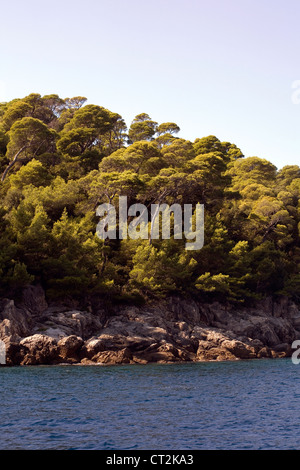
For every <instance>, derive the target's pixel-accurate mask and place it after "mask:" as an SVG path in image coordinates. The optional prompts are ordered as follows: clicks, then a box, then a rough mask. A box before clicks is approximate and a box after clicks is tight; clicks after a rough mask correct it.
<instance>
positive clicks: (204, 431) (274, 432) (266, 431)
mask: <svg viewBox="0 0 300 470" xmlns="http://www.w3.org/2000/svg"><path fill="white" fill-rule="evenodd" d="M0 399H1V406H0V413H1V416H0V449H1V450H6V449H11V450H16V449H33V450H39V449H79V450H80V449H97V450H129V449H135V450H197V449H203V450H216V449H223V450H227V449H235V450H236V449H300V425H299V423H300V365H294V364H293V363H292V361H291V360H290V359H266V360H263V359H260V360H252V361H237V362H209V363H197V364H181V365H177V364H174V365H173V364H171V365H170V364H168V365H128V366H127V365H126V366H104V367H103V366H63V365H62V366H36V367H35V366H32V367H31V366H26V367H15V368H5V367H4V368H1V369H0Z"/></svg>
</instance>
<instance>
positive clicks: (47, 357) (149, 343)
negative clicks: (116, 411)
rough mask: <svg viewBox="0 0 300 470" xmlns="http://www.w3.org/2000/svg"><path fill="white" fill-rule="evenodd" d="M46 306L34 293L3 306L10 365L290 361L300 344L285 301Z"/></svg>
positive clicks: (299, 323) (297, 316) (296, 320)
mask: <svg viewBox="0 0 300 470" xmlns="http://www.w3.org/2000/svg"><path fill="white" fill-rule="evenodd" d="M85 306H86V308H85V309H82V310H81V309H80V306H79V302H75V301H74V302H72V299H70V302H65V303H64V304H59V303H51V304H49V305H47V302H46V300H45V295H44V292H43V289H42V288H41V287H40V286H29V287H28V288H26V289H24V291H23V294H22V301H21V302H20V303H18V304H15V302H14V301H13V300H11V299H2V300H0V339H2V340H3V341H4V342H5V344H6V348H7V363H8V364H9V365H18V364H22V365H25V364H57V363H61V362H67V363H71V364H72V363H81V364H122V363H125V364H129V363H139V364H146V363H149V362H160V363H165V362H183V361H208V360H213V361H216V360H217V361H221V360H222V361H223V360H243V359H252V358H273V357H287V356H288V355H291V344H292V342H293V341H294V340H295V339H300V331H299V330H300V310H299V307H298V306H297V305H296V304H293V303H292V302H290V301H289V300H288V299H286V298H281V299H279V300H278V301H276V302H275V301H274V299H272V298H267V299H265V300H263V301H261V302H258V303H257V304H256V305H253V306H251V307H245V306H235V307H233V306H230V305H221V304H219V303H218V302H214V303H211V304H205V303H200V302H199V301H195V300H191V299H190V300H187V299H180V298H179V297H173V298H169V299H165V300H160V301H159V302H152V303H149V304H145V305H143V306H133V305H130V306H128V305H127V306H120V305H115V306H111V307H110V309H109V310H108V309H107V308H103V305H102V304H101V299H100V298H96V296H94V298H93V299H92V300H91V301H90V302H89V301H87V303H86V304H85Z"/></svg>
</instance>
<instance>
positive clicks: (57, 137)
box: [0, 93, 300, 302]
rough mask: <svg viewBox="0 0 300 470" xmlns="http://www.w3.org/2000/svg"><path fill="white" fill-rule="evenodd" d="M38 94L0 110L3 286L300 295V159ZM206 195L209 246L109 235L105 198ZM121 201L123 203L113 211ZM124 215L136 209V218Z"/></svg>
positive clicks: (54, 292)
mask: <svg viewBox="0 0 300 470" xmlns="http://www.w3.org/2000/svg"><path fill="white" fill-rule="evenodd" d="M86 101H87V99H86V98H85V97H81V96H78V97H73V98H65V99H62V98H60V97H59V96H58V95H56V94H52V95H46V96H41V95H39V94H37V93H32V94H30V95H28V96H26V97H24V98H22V99H15V100H12V101H10V102H8V103H2V104H1V110H0V172H1V184H0V194H1V197H0V233H1V237H0V245H1V250H0V280H1V282H0V293H1V294H2V295H3V294H4V293H5V294H6V293H7V292H13V293H17V292H18V291H19V290H20V289H21V288H22V287H23V286H25V285H27V284H30V283H41V284H42V285H43V286H44V288H45V290H46V292H47V295H48V296H50V297H61V296H65V295H71V296H81V297H84V296H86V295H88V294H91V295H94V294H97V295H98V294H99V295H102V296H108V297H109V298H111V299H113V300H114V299H115V300H116V299H119V300H126V299H127V300H128V299H130V300H132V301H134V300H137V299H139V300H140V299H145V298H151V297H159V298H160V297H164V296H167V295H170V294H174V293H175V294H176V295H184V296H194V297H197V298H201V299H205V300H215V299H218V300H221V301H224V302H225V301H230V302H252V301H253V300H257V299H261V298H263V297H264V296H270V295H272V296H288V297H290V298H292V299H293V300H294V301H296V302H300V294H299V292H300V247H299V231H300V168H299V167H298V166H297V165H286V166H284V167H283V168H281V169H279V170H278V169H277V168H276V167H275V166H274V165H273V164H272V163H271V162H270V161H268V160H266V159H263V158H260V157H257V156H251V157H247V158H246V157H244V155H243V153H242V151H241V150H240V149H239V148H238V147H237V146H236V145H235V144H234V143H231V142H221V141H220V140H219V139H218V138H217V137H216V136H213V135H210V136H204V137H199V138H197V139H196V140H195V141H194V142H191V141H189V140H187V139H184V138H183V137H181V136H178V134H179V132H180V128H179V126H178V125H177V124H176V123H174V122H172V121H167V122H163V123H158V122H156V121H153V120H152V118H151V117H150V116H149V115H148V114H147V113H145V112H143V113H140V114H139V115H137V116H136V117H135V118H134V119H133V121H132V123H131V125H130V127H129V129H127V126H126V123H125V121H124V120H123V118H122V117H121V116H120V115H119V114H118V113H116V112H112V111H110V110H108V109H106V108H104V107H102V106H98V105H94V104H86ZM119 196H126V197H127V201H128V204H130V205H132V204H139V203H142V204H144V205H145V206H146V207H147V208H148V207H151V205H152V204H160V203H166V204H169V205H172V204H181V205H183V204H194V205H195V204H197V203H200V204H204V208H205V223H204V246H203V248H202V249H200V250H198V251H196V250H195V251H187V250H186V249H185V244H184V241H183V240H181V239H177V238H176V237H174V233H171V237H170V239H169V240H161V239H160V240H158V239H153V240H145V239H142V238H137V239H123V238H120V239H118V238H117V239H115V240H108V239H106V240H100V239H99V238H98V237H97V234H96V226H97V223H98V217H97V214H96V208H97V206H98V205H99V204H102V203H110V204H115V205H116V207H117V201H118V198H119ZM117 210H118V209H117ZM128 221H129V222H131V221H132V216H130V215H128Z"/></svg>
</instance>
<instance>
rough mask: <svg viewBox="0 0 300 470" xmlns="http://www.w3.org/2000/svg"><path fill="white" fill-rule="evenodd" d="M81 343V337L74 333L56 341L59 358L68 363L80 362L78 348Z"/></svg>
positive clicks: (82, 342)
mask: <svg viewBox="0 0 300 470" xmlns="http://www.w3.org/2000/svg"><path fill="white" fill-rule="evenodd" d="M83 344H84V341H83V339H82V338H80V337H79V336H76V335H71V336H66V337H64V338H62V339H60V340H59V341H58V343H57V347H58V351H59V357H60V359H61V360H62V361H65V362H70V363H75V362H80V350H81V348H82V346H83Z"/></svg>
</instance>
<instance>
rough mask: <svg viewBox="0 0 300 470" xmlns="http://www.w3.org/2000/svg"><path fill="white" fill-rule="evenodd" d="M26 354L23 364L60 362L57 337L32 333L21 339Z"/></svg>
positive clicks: (23, 352)
mask: <svg viewBox="0 0 300 470" xmlns="http://www.w3.org/2000/svg"><path fill="white" fill-rule="evenodd" d="M20 346H21V347H22V348H23V351H22V354H23V355H24V357H23V359H22V361H21V363H20V364H21V365H35V364H53V363H55V362H58V348H57V342H56V341H55V339H53V338H50V337H49V336H45V335H38V334H35V335H32V336H28V337H26V338H24V339H22V340H21V341H20Z"/></svg>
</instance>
